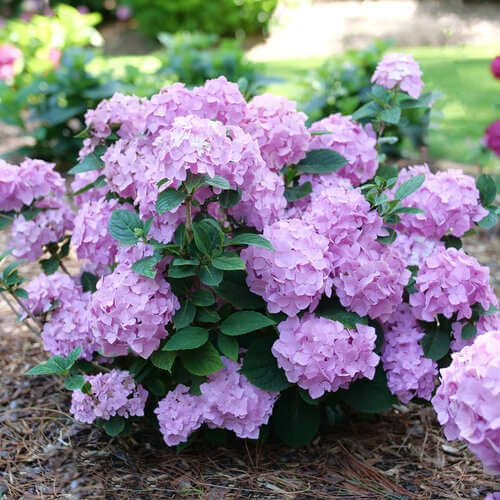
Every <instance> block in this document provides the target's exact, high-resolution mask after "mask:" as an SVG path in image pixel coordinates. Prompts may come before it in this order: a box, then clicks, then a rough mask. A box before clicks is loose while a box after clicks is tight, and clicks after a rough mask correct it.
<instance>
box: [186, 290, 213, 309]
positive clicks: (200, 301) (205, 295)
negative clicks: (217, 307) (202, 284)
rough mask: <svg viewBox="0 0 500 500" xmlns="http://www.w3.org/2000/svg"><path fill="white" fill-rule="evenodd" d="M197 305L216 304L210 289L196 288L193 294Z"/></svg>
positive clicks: (192, 297) (193, 299)
mask: <svg viewBox="0 0 500 500" xmlns="http://www.w3.org/2000/svg"><path fill="white" fill-rule="evenodd" d="M191 300H192V301H193V304H194V305H195V306H200V307H208V306H211V305H212V304H215V298H214V296H213V295H212V294H211V293H210V292H209V291H208V290H196V292H194V293H193V295H192V296H191Z"/></svg>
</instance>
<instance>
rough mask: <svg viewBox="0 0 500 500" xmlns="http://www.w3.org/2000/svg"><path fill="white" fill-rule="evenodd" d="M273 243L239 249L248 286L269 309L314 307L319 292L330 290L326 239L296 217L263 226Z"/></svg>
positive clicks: (291, 312)
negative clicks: (267, 246) (245, 269)
mask: <svg viewBox="0 0 500 500" xmlns="http://www.w3.org/2000/svg"><path fill="white" fill-rule="evenodd" d="M264 237H265V238H267V239H268V240H269V241H270V242H271V244H272V245H273V247H274V250H267V249H265V248H260V247H248V248H246V249H244V250H243V251H242V252H241V258H242V259H243V260H244V261H245V263H246V266H247V273H248V274H247V284H248V286H249V287H250V290H251V291H252V292H253V293H255V294H257V295H260V296H261V297H263V298H264V300H265V301H266V302H267V306H268V309H269V311H270V312H272V313H277V312H280V311H282V312H284V313H286V314H288V315H289V316H295V315H296V314H298V313H299V312H300V311H301V310H303V309H306V308H308V307H309V308H310V309H311V310H314V309H315V307H316V306H317V305H318V302H319V300H320V298H321V295H322V294H323V293H326V294H327V295H328V296H330V294H331V280H330V278H329V274H330V262H329V259H328V239H327V238H325V237H324V236H321V235H319V234H318V233H317V232H316V231H315V230H314V228H313V227H312V226H311V225H309V224H306V223H305V222H302V221H301V220H299V219H289V220H281V221H278V222H275V223H274V224H272V225H271V226H268V227H266V228H264Z"/></svg>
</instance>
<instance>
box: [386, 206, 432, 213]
mask: <svg viewBox="0 0 500 500" xmlns="http://www.w3.org/2000/svg"><path fill="white" fill-rule="evenodd" d="M392 213H393V214H424V213H425V210H422V209H421V208H415V207H397V208H396V210H394V212H392Z"/></svg>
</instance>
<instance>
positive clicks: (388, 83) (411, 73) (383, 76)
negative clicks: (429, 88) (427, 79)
mask: <svg viewBox="0 0 500 500" xmlns="http://www.w3.org/2000/svg"><path fill="white" fill-rule="evenodd" d="M372 83H376V84H377V85H380V86H382V87H384V88H386V89H388V90H392V89H393V88H394V87H396V86H398V85H399V88H400V89H401V90H402V91H403V92H406V93H407V94H409V95H410V96H411V97H413V98H414V99H418V98H419V97H420V94H421V93H422V89H423V87H424V82H423V81H422V71H421V70H420V67H419V65H418V63H417V61H415V59H413V57H412V56H410V55H409V54H399V53H397V52H390V53H389V54H386V55H385V56H384V57H383V58H382V60H381V61H380V62H379V63H378V64H377V68H376V69H375V73H373V76H372Z"/></svg>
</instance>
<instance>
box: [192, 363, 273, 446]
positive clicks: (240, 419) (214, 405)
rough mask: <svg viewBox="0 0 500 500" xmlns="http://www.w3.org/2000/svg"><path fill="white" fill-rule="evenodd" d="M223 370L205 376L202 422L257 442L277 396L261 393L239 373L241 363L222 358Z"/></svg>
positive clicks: (202, 386) (201, 388)
mask: <svg viewBox="0 0 500 500" xmlns="http://www.w3.org/2000/svg"><path fill="white" fill-rule="evenodd" d="M222 361H223V363H224V369H222V370H219V371H217V372H215V373H213V374H211V375H209V376H208V380H207V382H206V383H204V384H202V385H201V387H200V390H201V394H202V395H201V398H202V399H203V401H204V421H205V422H206V423H207V424H208V426H209V427H210V428H217V427H219V428H223V429H228V430H231V431H233V432H234V433H235V434H236V435H237V436H238V437H240V438H249V439H257V438H258V437H259V431H260V427H261V426H262V425H264V424H267V422H268V421H269V417H270V416H271V413H272V411H273V406H274V403H275V402H276V400H277V398H278V393H271V392H266V391H263V390H262V389H259V388H258V387H255V386H254V385H253V384H251V383H250V382H249V381H248V380H247V379H246V377H244V376H243V375H241V374H240V373H239V370H240V368H241V364H239V363H236V362H235V361H231V360H229V359H227V358H222Z"/></svg>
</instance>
